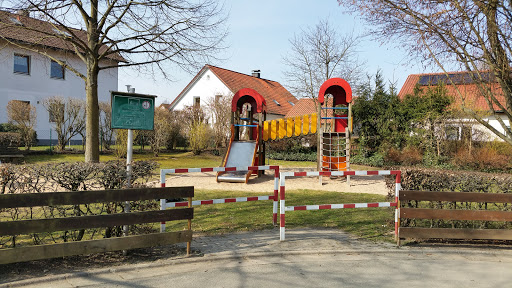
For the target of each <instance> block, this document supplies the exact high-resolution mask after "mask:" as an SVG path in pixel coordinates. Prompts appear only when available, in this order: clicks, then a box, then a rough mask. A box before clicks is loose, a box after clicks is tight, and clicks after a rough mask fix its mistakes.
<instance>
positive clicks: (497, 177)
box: [386, 167, 512, 194]
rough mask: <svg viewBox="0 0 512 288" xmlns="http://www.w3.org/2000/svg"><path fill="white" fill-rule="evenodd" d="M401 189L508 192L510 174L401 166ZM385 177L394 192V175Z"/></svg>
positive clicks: (510, 180) (510, 185)
mask: <svg viewBox="0 0 512 288" xmlns="http://www.w3.org/2000/svg"><path fill="white" fill-rule="evenodd" d="M397 170H401V171H402V190H422V191H454V192H479V193H509V192H510V191H511V190H512V175H510V174H505V173H503V174H501V173H484V172H473V171H453V170H441V169H428V168H412V167H401V168H400V169H397ZM392 178H393V179H391V178H389V179H386V182H387V184H388V187H390V188H391V187H392V189H393V192H392V193H393V194H394V185H395V184H394V177H392Z"/></svg>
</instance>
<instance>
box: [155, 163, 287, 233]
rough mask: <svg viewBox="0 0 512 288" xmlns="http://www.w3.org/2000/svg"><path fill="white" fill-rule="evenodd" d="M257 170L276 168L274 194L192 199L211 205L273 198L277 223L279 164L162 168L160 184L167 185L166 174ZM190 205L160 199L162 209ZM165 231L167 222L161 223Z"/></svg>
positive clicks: (274, 220) (274, 218)
mask: <svg viewBox="0 0 512 288" xmlns="http://www.w3.org/2000/svg"><path fill="white" fill-rule="evenodd" d="M249 170H251V171H257V170H274V195H270V196H252V197H238V198H225V199H211V200H196V201H192V206H194V205H196V206H197V205H211V204H222V203H235V202H247V201H263V200H273V201H274V203H273V208H272V210H273V214H272V223H273V224H274V225H276V224H277V200H278V192H277V191H278V187H279V166H245V167H212V168H177V169H160V186H161V187H165V175H167V174H178V173H197V172H234V171H249ZM185 206H188V201H184V202H167V200H166V199H160V210H164V209H166V208H170V207H185ZM164 231H165V222H161V223H160V232H164Z"/></svg>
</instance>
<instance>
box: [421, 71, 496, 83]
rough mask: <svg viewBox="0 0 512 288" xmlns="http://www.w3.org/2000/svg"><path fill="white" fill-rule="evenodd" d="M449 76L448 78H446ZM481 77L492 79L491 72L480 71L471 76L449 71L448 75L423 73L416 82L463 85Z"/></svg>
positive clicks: (485, 80)
mask: <svg viewBox="0 0 512 288" xmlns="http://www.w3.org/2000/svg"><path fill="white" fill-rule="evenodd" d="M448 77H449V78H448ZM479 77H482V79H483V81H484V82H491V81H495V80H494V75H493V74H491V72H481V73H480V75H478V74H476V73H475V74H474V77H472V74H471V73H469V72H468V73H449V74H448V76H447V75H446V74H437V75H423V76H421V77H420V79H419V81H418V84H419V85H422V86H429V85H438V84H441V83H442V84H446V85H450V84H452V82H453V84H455V85H463V84H474V83H475V78H476V79H478V78H479Z"/></svg>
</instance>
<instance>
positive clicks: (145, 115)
mask: <svg viewBox="0 0 512 288" xmlns="http://www.w3.org/2000/svg"><path fill="white" fill-rule="evenodd" d="M155 98H156V96H153V95H144V94H137V93H126V92H111V102H110V103H111V109H112V110H111V111H112V117H111V123H110V126H111V127H112V129H128V141H127V147H126V148H127V151H126V187H127V188H131V178H132V155H133V130H153V129H154V123H155ZM124 212H126V213H128V212H130V202H128V201H127V202H126V203H125V205H124ZM123 234H124V236H126V235H128V225H124V226H123ZM123 252H124V251H123Z"/></svg>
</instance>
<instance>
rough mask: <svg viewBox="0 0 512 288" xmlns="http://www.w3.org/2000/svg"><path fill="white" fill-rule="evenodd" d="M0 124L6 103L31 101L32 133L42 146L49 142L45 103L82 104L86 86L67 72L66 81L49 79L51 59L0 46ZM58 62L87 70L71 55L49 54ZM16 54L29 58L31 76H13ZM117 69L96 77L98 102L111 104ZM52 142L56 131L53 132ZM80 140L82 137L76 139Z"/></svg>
mask: <svg viewBox="0 0 512 288" xmlns="http://www.w3.org/2000/svg"><path fill="white" fill-rule="evenodd" d="M0 45H2V46H0V47H3V48H0V63H2V65H0V123H6V122H7V121H8V118H7V109H6V107H7V103H8V102H9V101H11V100H21V101H30V104H31V105H33V106H34V107H36V113H37V123H36V126H35V130H36V132H37V135H38V139H39V140H40V141H41V144H44V143H45V142H46V143H47V142H48V141H47V140H48V139H50V129H51V127H52V125H53V124H51V123H49V115H48V112H47V111H46V109H45V107H44V106H43V101H44V99H46V98H48V97H51V96H61V97H73V98H79V99H84V100H85V82H84V80H83V79H81V78H79V77H78V76H76V75H75V74H74V73H73V72H71V71H69V70H66V72H65V77H64V78H65V79H53V78H50V59H48V58H46V57H44V56H42V55H39V54H37V53H34V52H30V51H26V50H23V49H21V48H18V47H14V46H11V45H6V43H0ZM47 52H48V53H52V54H53V55H54V56H56V57H58V58H59V59H62V60H65V61H66V62H67V63H68V64H70V65H71V66H72V67H74V68H75V69H77V70H78V71H80V72H81V73H85V72H86V67H85V64H84V63H83V62H81V61H80V59H79V58H78V57H77V56H76V55H74V54H72V53H64V52H59V51H52V50H48V51H47ZM15 53H19V54H23V55H29V56H30V75H25V74H16V73H14V72H13V69H14V68H13V67H14V54H15ZM117 77H118V71H117V68H113V69H109V70H103V71H101V72H100V74H99V76H98V98H99V101H105V102H110V91H117ZM52 134H53V135H52V137H53V139H55V137H56V133H55V130H53V132H52ZM74 139H75V140H76V139H80V140H81V136H78V137H75V138H74Z"/></svg>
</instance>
